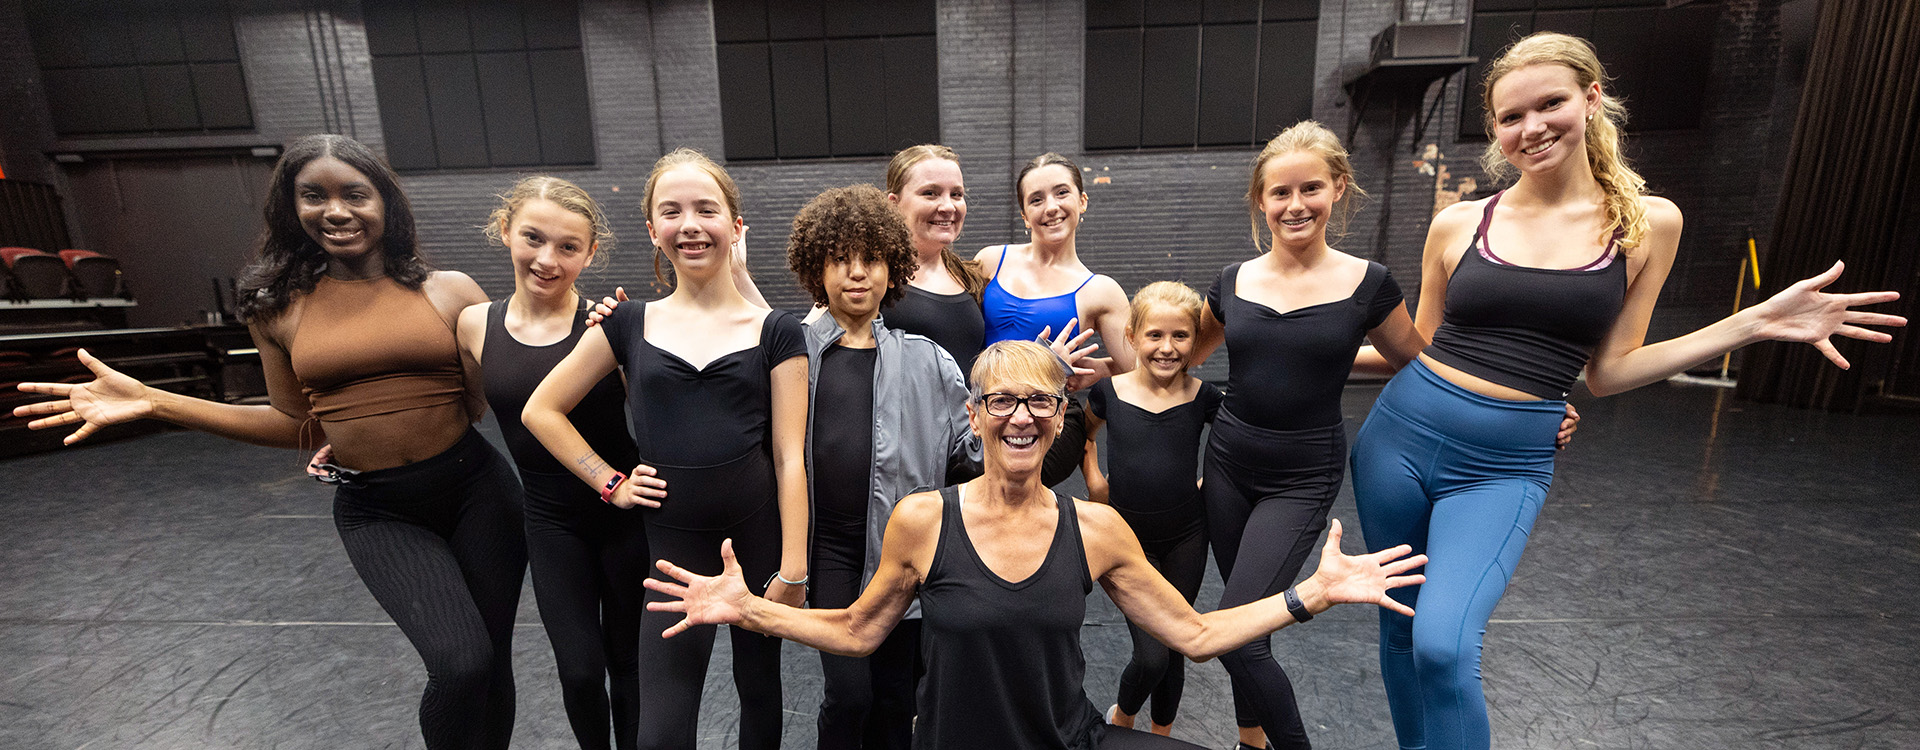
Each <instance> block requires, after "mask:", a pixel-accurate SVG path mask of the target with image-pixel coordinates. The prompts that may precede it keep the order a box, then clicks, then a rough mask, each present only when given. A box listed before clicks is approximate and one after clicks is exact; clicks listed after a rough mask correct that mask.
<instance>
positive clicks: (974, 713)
mask: <svg viewBox="0 0 1920 750" xmlns="http://www.w3.org/2000/svg"><path fill="white" fill-rule="evenodd" d="M1066 375H1067V373H1066V372H1065V368H1063V367H1061V365H1060V363H1059V360H1058V358H1057V356H1056V355H1055V354H1054V353H1053V352H1050V351H1048V350H1047V348H1046V347H1043V346H1040V345H1039V344H1036V343H1033V342H1028V341H1007V342H1002V343H999V344H995V345H993V346H990V347H987V349H986V350H985V351H982V352H981V353H980V356H979V358H978V359H977V360H976V361H975V363H974V371H973V390H972V394H971V397H970V399H969V400H968V404H967V411H968V415H969V419H970V424H971V428H972V430H973V432H974V434H976V435H979V436H980V437H981V438H982V440H983V442H984V443H985V446H986V474H985V476H983V477H981V478H979V479H976V480H973V481H971V482H968V483H966V484H964V485H961V486H958V487H949V488H947V489H945V490H941V491H939V492H922V493H916V494H913V495H909V496H907V497H906V498H905V499H903V500H901V501H900V504H899V506H898V507H896V508H895V509H894V512H893V518H892V519H891V520H890V521H889V522H888V523H887V533H886V538H885V540H884V541H883V543H882V550H881V557H880V565H879V569H878V571H876V572H875V574H874V577H873V580H872V581H871V582H870V583H869V584H868V585H867V587H866V590H865V591H864V592H863V593H862V594H861V595H860V598H859V599H858V600H857V601H855V602H854V603H853V605H852V606H851V607H848V608H846V609H797V608H794V607H791V606H785V605H782V604H779V603H775V602H769V601H767V600H765V599H762V598H760V597H756V596H754V595H753V594H752V592H751V591H750V590H749V589H748V584H747V581H746V579H745V578H744V577H743V575H742V573H741V569H740V565H738V564H737V563H735V562H734V556H733V555H732V553H731V548H730V547H729V546H724V545H723V546H722V548H721V556H722V557H723V558H724V559H725V560H726V563H727V565H726V570H725V574H724V575H723V576H720V577H707V576H701V575H697V574H695V573H694V572H692V571H689V570H686V569H685V568H682V567H679V566H677V565H674V564H673V563H670V562H668V561H666V560H662V561H661V562H660V564H659V566H660V568H661V569H662V570H663V571H666V572H667V573H668V574H670V575H671V576H672V577H673V578H674V579H677V580H678V581H679V583H673V582H666V581H661V580H659V579H657V578H649V579H647V587H648V588H650V589H653V590H655V591H659V592H663V593H665V594H668V595H669V596H672V597H680V598H681V599H683V601H671V600H670V601H658V602H649V604H648V609H649V610H660V611H666V612H684V613H686V618H685V619H684V620H682V621H681V622H679V623H677V624H675V625H674V626H673V627H672V628H671V629H669V630H668V631H667V634H668V635H674V634H677V633H681V632H683V631H686V630H688V629H689V628H692V627H696V626H700V625H706V624H712V623H727V624H731V625H736V626H742V627H745V628H749V629H752V630H755V631H757V632H762V633H768V634H771V635H778V636H780V637H783V638H790V639H793V640H796V641H799V642H802V643H806V644H808V645H811V646H814V647H815V648H819V649H821V650H823V651H831V652H833V653H840V654H864V653H868V652H870V651H872V650H873V649H874V648H875V647H876V646H878V645H879V644H880V643H881V642H882V641H883V640H884V639H885V638H886V635H887V631H888V630H890V629H892V628H893V626H894V624H895V623H897V622H899V621H900V617H901V616H902V615H903V614H905V612H906V610H907V606H908V604H910V603H911V602H912V601H913V599H914V596H915V594H916V593H917V594H918V595H919V599H920V602H921V605H922V606H923V607H924V608H925V625H924V630H925V635H924V639H925V647H924V650H923V653H925V655H926V656H927V675H926V678H925V679H924V680H923V681H922V682H921V688H920V700H919V708H920V718H919V720H918V723H917V726H916V728H915V732H914V738H913V741H914V746H915V747H918V748H926V749H930V750H946V749H958V748H996V749H999V748H1012V749H1015V750H1019V749H1021V748H1049V749H1058V750H1065V749H1066V748H1075V749H1076V750H1091V749H1093V748H1101V749H1103V750H1117V749H1119V748H1188V749H1191V748H1195V747H1197V746H1196V745H1190V744H1188V743H1185V742H1180V741H1178V740H1174V739H1170V738H1167V737H1160V736H1157V735H1152V734H1148V733H1146V732H1134V731H1131V730H1124V729H1119V728H1112V727H1109V726H1108V725H1106V724H1105V723H1103V722H1101V721H1100V714H1099V711H1097V710H1095V709H1094V707H1093V704H1092V702H1090V701H1088V700H1087V697H1086V692H1085V690H1084V687H1083V680H1084V679H1085V671H1086V663H1085V655H1084V654H1082V653H1081V650H1080V629H1081V623H1082V620H1083V619H1084V617H1085V607H1086V597H1087V593H1088V592H1089V591H1091V590H1092V587H1093V582H1094V581H1099V582H1100V584H1101V585H1102V586H1103V587H1105V588H1106V591H1107V593H1108V595H1110V596H1111V597H1113V600H1114V603H1115V604H1117V605H1118V606H1119V607H1120V611H1122V612H1124V613H1126V615H1127V617H1128V618H1129V619H1131V620H1132V621H1133V622H1136V623H1139V624H1140V626H1141V627H1142V628H1143V629H1145V630H1146V631H1147V632H1148V633H1150V634H1152V635H1153V636H1154V637H1155V638H1158V639H1160V640H1162V641H1164V642H1166V643H1167V644H1169V645H1171V646H1172V647H1173V648H1174V649H1176V650H1178V651H1180V652H1181V653H1182V654H1186V655H1188V656H1192V657H1194V658H1197V659H1207V658H1211V657H1213V656H1217V655H1219V654H1221V653H1224V652H1226V651H1228V650H1230V649H1232V648H1233V647H1235V646H1237V645H1239V644H1241V643H1245V642H1246V641H1247V640H1248V639H1251V638H1254V637H1258V636H1264V635H1265V634H1266V633H1268V632H1269V631H1271V630H1273V629H1275V628H1279V627H1283V626H1286V625H1289V624H1292V623H1295V622H1302V621H1304V620H1306V619H1309V618H1311V617H1312V616H1313V615H1314V613H1317V612H1319V611H1321V610H1323V609H1325V608H1326V607H1329V606H1332V604H1333V603H1334V602H1371V603H1380V604H1383V606H1384V603H1387V602H1391V601H1392V600H1390V599H1388V598H1387V597H1386V593H1385V592H1386V591H1387V589H1389V588H1392V587H1396V586H1402V585H1410V584H1413V583H1417V582H1419V581H1420V580H1421V578H1420V577H1419V576H1406V577H1395V576H1398V575H1399V574H1401V573H1403V572H1405V571H1406V570H1409V569H1411V568H1412V567H1414V566H1417V565H1420V564H1421V563H1423V562H1425V561H1424V559H1422V558H1418V557H1414V558H1407V559H1396V558H1398V557H1399V552H1398V551H1397V550H1388V551H1386V552H1383V553H1376V554H1373V555H1368V556H1364V557H1349V556H1347V555H1343V554H1341V553H1340V549H1339V531H1338V527H1337V526H1336V527H1335V531H1334V532H1333V533H1332V534H1331V535H1330V536H1331V537H1332V539H1330V540H1329V542H1328V544H1327V546H1326V547H1325V549H1324V551H1323V553H1322V556H1321V561H1320V569H1319V570H1318V571H1316V572H1315V574H1314V575H1313V577H1312V578H1310V579H1308V580H1307V581H1305V582H1302V583H1301V584H1300V585H1299V586H1298V587H1297V588H1296V589H1293V590H1289V591H1288V592H1286V596H1275V597H1270V598H1267V599H1263V600H1261V601H1258V602H1255V603H1253V604H1251V605H1249V606H1245V607H1238V608H1234V609H1230V610H1221V611H1216V612H1208V613H1206V614H1200V613H1198V612H1195V611H1194V610H1193V607H1192V606H1190V605H1188V604H1187V602H1186V601H1185V600H1184V599H1183V598H1182V597H1181V595H1180V593H1179V592H1178V591H1176V590H1175V589H1174V588H1173V586H1172V585H1170V584H1168V583H1167V581H1166V579H1165V578H1163V577H1161V575H1160V573H1159V571H1156V570H1154V568H1153V566H1152V565H1151V564H1150V563H1148V562H1147V558H1146V556H1145V555H1144V554H1142V553H1141V551H1140V544H1139V542H1137V541H1135V539H1134V536H1133V532H1132V531H1131V530H1129V529H1128V528H1127V524H1126V522H1125V521H1123V520H1121V518H1120V516H1119V514H1117V513H1115V512H1113V510H1112V509H1111V508H1108V507H1107V506H1104V505H1100V504H1097V503H1085V502H1076V501H1073V500H1071V499H1068V498H1064V497H1060V496H1057V495H1055V494H1054V493H1053V492H1051V491H1049V490H1047V488H1046V487H1045V485H1043V484H1042V483H1041V481H1040V470H1041V464H1042V462H1043V460H1044V456H1045V455H1046V451H1047V447H1048V445H1049V444H1050V443H1051V442H1052V441H1053V440H1054V438H1055V437H1056V436H1057V435H1058V434H1059V432H1060V428H1061V423H1060V422H1061V414H1062V411H1063V410H1062V408H1061V403H1062V402H1063V401H1064V400H1065V389H1066V380H1067V377H1066ZM1289 605H1291V606H1289ZM1402 609H1404V608H1402Z"/></svg>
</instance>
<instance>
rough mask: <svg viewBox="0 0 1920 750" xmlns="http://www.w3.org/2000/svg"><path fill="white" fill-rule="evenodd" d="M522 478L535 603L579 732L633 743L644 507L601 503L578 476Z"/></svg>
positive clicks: (592, 748) (584, 740)
mask: <svg viewBox="0 0 1920 750" xmlns="http://www.w3.org/2000/svg"><path fill="white" fill-rule="evenodd" d="M520 483H521V485H522V486H524V487H526V491H527V557H528V561H529V562H531V563H532V564H533V593H534V601H536V602H538V603H539V605H540V620H541V622H543V623H545V624H546V628H547V640H549V641H551V642H552V643H553V658H554V662H555V663H556V665H557V666H558V667H559V671H560V696H561V701H562V702H563V703H564V704H565V705H566V708H567V722H568V723H569V724H571V725H572V726H573V738H574V740H576V741H577V742H579V743H580V747H581V748H583V750H605V749H607V748H612V747H616V746H617V747H619V748H621V750H630V749H631V748H632V747H633V743H634V733H635V731H636V730H637V729H638V727H639V723H640V718H639V710H640V651H639V649H640V613H641V612H642V611H643V610H644V608H643V606H642V600H643V598H644V596H645V594H646V589H645V588H644V587H642V586H641V585H640V582H641V581H642V580H645V579H646V577H647V568H648V566H649V565H650V564H651V563H652V558H649V557H647V536H646V524H644V523H642V522H641V517H640V511H639V510H637V509H627V510H622V509H620V508H616V507H614V506H612V505H608V504H606V503H604V502H601V500H600V496H599V493H597V492H595V491H594V490H593V488H592V487H588V486H587V485H585V484H583V483H582V482H581V481H580V480H579V479H577V478H575V477H574V476H573V475H572V474H544V473H540V472H535V471H527V470H524V469H522V470H521V471H520ZM609 686H611V688H609ZM609 692H611V694H612V699H611V701H609V699H608V694H609ZM609 715H611V716H612V718H613V724H612V726H613V732H612V734H611V735H609V734H608V731H607V727H608V723H607V718H608V716H609Z"/></svg>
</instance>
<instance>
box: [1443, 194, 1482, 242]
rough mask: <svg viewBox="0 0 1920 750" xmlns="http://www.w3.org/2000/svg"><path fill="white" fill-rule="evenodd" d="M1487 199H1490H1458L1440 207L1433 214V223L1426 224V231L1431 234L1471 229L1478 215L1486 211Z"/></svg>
mask: <svg viewBox="0 0 1920 750" xmlns="http://www.w3.org/2000/svg"><path fill="white" fill-rule="evenodd" d="M1488 200H1491V199H1489V198H1481V199H1480V200H1477V201H1460V202H1459V203H1455V204H1453V205H1451V206H1448V207H1446V208H1443V209H1440V213H1438V214H1435V215H1434V217H1433V223H1432V224H1430V225H1428V229H1427V233H1428V234H1429V235H1433V234H1435V233H1438V232H1441V231H1446V232H1459V231H1462V230H1467V231H1471V230H1472V229H1473V227H1474V226H1475V225H1477V224H1479V223H1480V215H1481V214H1483V213H1486V210H1487V201H1488Z"/></svg>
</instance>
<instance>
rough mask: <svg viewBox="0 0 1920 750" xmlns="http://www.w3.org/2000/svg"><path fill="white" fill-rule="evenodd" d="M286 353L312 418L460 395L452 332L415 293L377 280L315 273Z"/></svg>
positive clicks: (427, 404) (365, 413)
mask: <svg viewBox="0 0 1920 750" xmlns="http://www.w3.org/2000/svg"><path fill="white" fill-rule="evenodd" d="M291 344H292V345H291V346H289V347H288V352H287V353H288V355H289V356H290V357H291V358H292V360H293V373H294V375H295V376H296V377H298V378H299V379H300V385H301V390H302V391H303V392H305V393H306V395H307V400H308V402H309V403H310V404H311V411H312V414H313V417H314V418H315V419H318V420H320V421H321V422H343V421H346V420H350V419H360V418H363V417H373V416H379V415H382V414H393V413H397V412H403V411H411V410H414V409H425V408H431V407H437V406H445V405H448V404H457V403H459V402H460V401H461V399H462V398H463V397H464V396H465V395H466V389H465V383H466V380H465V375H464V371H463V370H462V368H461V364H460V349H459V344H458V342H456V341H455V339H454V335H453V329H452V328H451V327H449V326H448V325H447V322H446V319H444V318H442V317H440V313H439V311H437V310H435V309H434V307H433V303H432V302H429V301H428V300H427V295H426V293H425V292H423V291H418V290H410V289H407V288H406V287H403V286H400V284H399V283H397V282H395V281H394V280H393V279H390V278H386V277H381V278H377V279H367V280H364V281H340V280H337V279H333V278H328V277H321V279H320V281H319V283H317V284H315V285H314V287H313V291H312V292H311V293H309V294H308V295H307V296H306V302H305V304H304V305H303V306H302V308H301V312H300V324H299V327H298V328H297V329H296V330H295V331H294V335H293V341H292V342H291Z"/></svg>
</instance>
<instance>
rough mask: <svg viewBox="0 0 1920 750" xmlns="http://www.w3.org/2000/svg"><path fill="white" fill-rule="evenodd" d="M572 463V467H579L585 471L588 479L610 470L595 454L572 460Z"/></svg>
mask: <svg viewBox="0 0 1920 750" xmlns="http://www.w3.org/2000/svg"><path fill="white" fill-rule="evenodd" d="M573 463H574V465H576V466H579V467H580V468H581V469H582V470H584V471H586V472H587V476H590V477H597V476H600V473H601V472H603V471H606V470H607V469H608V468H610V467H608V466H607V462H606V461H602V460H600V456H599V455H598V454H595V453H587V454H584V455H582V456H580V457H579V458H576V459H574V460H573Z"/></svg>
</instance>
